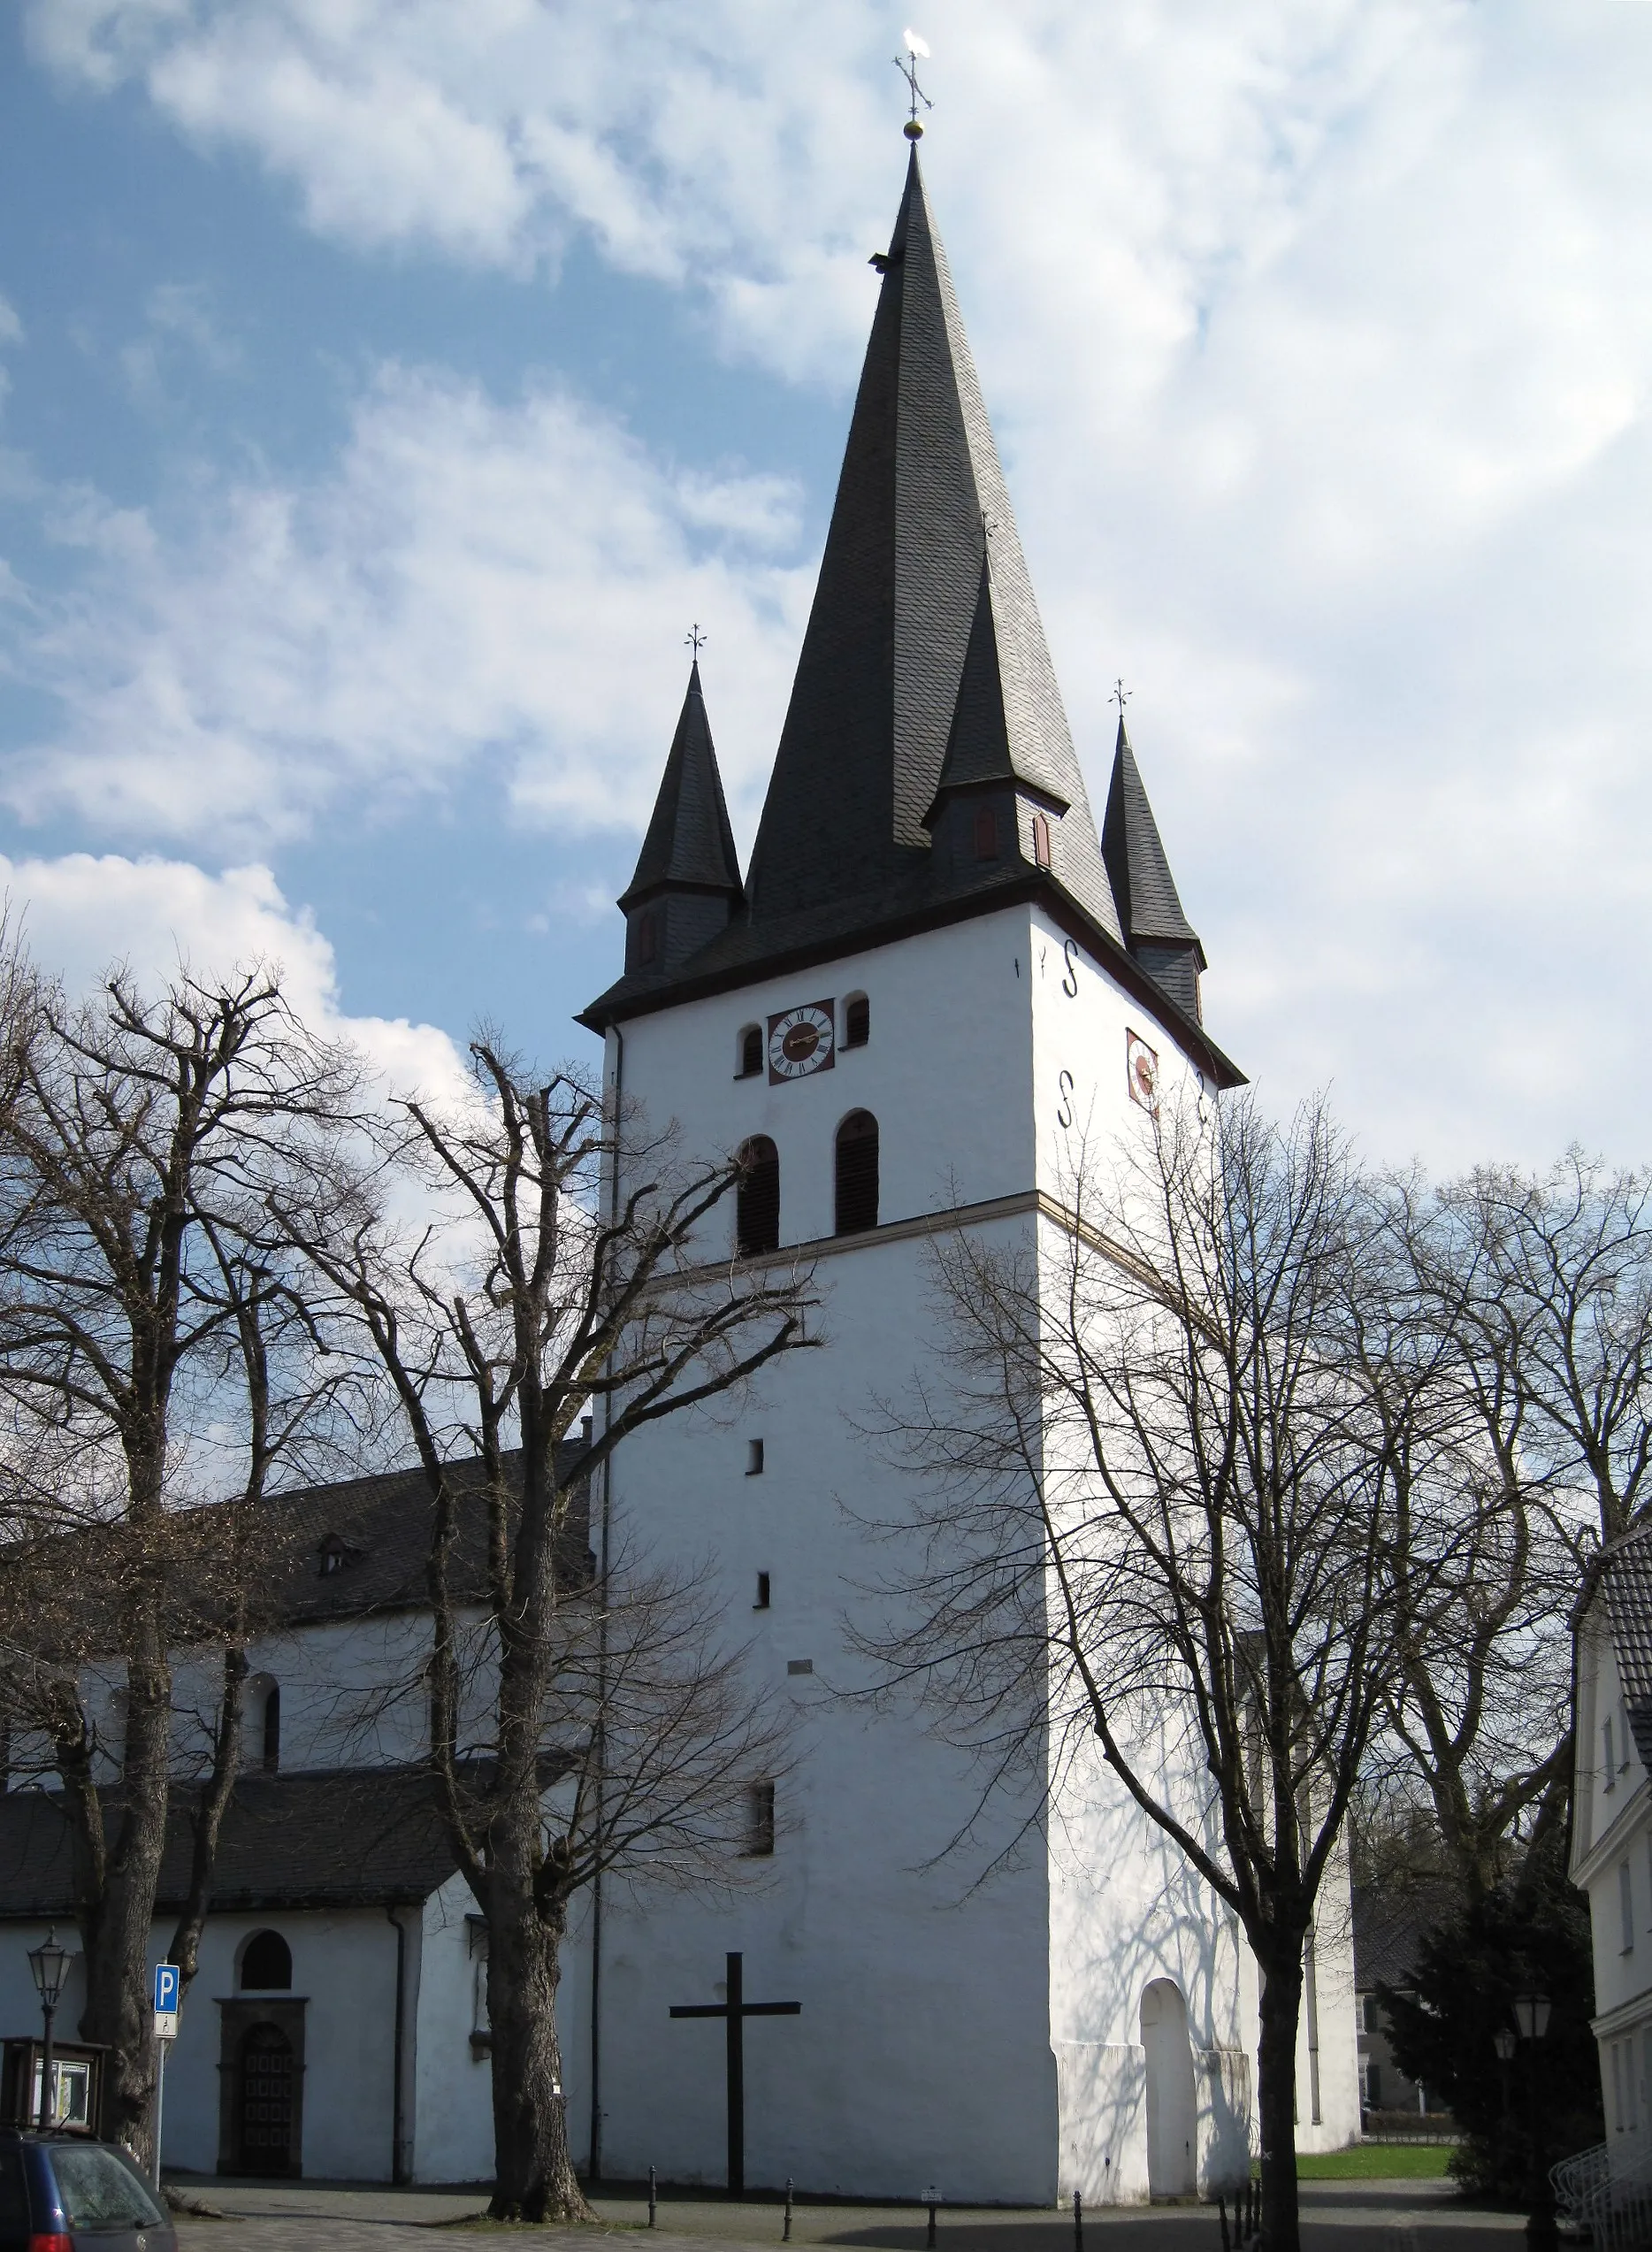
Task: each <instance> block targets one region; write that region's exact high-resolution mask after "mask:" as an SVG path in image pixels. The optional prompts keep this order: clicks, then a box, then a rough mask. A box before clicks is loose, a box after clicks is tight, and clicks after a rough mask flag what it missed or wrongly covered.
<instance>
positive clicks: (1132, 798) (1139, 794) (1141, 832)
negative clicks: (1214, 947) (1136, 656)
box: [1101, 711, 1206, 1019]
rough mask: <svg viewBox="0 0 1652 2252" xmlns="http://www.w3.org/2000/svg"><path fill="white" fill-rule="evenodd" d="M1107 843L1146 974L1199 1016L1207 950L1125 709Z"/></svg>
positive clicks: (1122, 912) (1105, 827) (1132, 943)
mask: <svg viewBox="0 0 1652 2252" xmlns="http://www.w3.org/2000/svg"><path fill="white" fill-rule="evenodd" d="M1101 849H1102V854H1103V856H1104V857H1105V861H1106V863H1107V874H1108V877H1109V878H1110V879H1111V882H1112V885H1113V898H1114V900H1116V901H1117V902H1118V908H1119V916H1120V921H1121V922H1122V923H1123V925H1124V939H1125V944H1126V945H1127V946H1128V948H1129V950H1130V952H1131V954H1133V955H1134V956H1135V957H1136V960H1137V961H1139V962H1140V963H1141V965H1142V967H1143V969H1145V970H1146V971H1147V973H1148V975H1149V976H1150V977H1152V978H1153V979H1154V980H1155V982H1156V983H1157V984H1159V985H1161V986H1162V987H1163V988H1164V990H1165V992H1167V993H1168V994H1169V995H1170V997H1171V999H1172V1000H1174V1001H1177V1002H1179V1003H1180V1005H1181V1006H1182V1008H1184V1009H1185V1010H1186V1011H1187V1013H1188V1015H1189V1016H1191V1017H1194V1018H1196V1019H1197V1016H1198V1014H1199V972H1200V971H1201V970H1202V969H1205V967H1206V963H1205V949H1204V947H1203V946H1201V945H1200V944H1199V940H1198V934H1197V932H1196V931H1195V930H1194V928H1193V925H1192V924H1191V923H1189V921H1188V918H1187V916H1186V915H1184V914H1183V913H1182V900H1181V898H1180V896H1179V894H1178V893H1177V891H1176V883H1175V878H1174V877H1173V876H1172V874H1171V873H1170V862H1169V859H1168V858H1167V856H1166V852H1165V846H1164V840H1163V839H1162V838H1161V837H1160V836H1159V823H1157V822H1156V821H1155V820H1154V818H1153V808H1152V807H1151V805H1150V804H1149V803H1148V801H1147V791H1146V789H1145V787H1144V786H1143V781H1142V776H1141V770H1140V769H1139V767H1138V766H1137V765H1136V753H1135V752H1134V751H1133V750H1132V749H1131V747H1130V738H1129V735H1128V732H1127V731H1126V729H1125V724H1124V714H1123V713H1122V711H1121V712H1120V714H1119V736H1118V741H1117V743H1116V744H1115V746H1114V748H1113V780H1112V783H1111V785H1109V787H1108V791H1107V812H1106V817H1105V820H1104V822H1103V823H1102V830H1101Z"/></svg>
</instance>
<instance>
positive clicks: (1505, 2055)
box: [1491, 2026, 1519, 2129]
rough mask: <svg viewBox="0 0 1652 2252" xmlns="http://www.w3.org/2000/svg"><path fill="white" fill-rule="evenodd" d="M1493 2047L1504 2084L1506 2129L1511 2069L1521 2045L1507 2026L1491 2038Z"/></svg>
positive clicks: (1500, 2078)
mask: <svg viewBox="0 0 1652 2252" xmlns="http://www.w3.org/2000/svg"><path fill="white" fill-rule="evenodd" d="M1491 2045H1492V2047H1493V2048H1494V2049H1495V2050H1496V2052H1497V2077H1498V2078H1499V2080H1501V2081H1502V2082H1503V2126H1504V2128H1505V2129H1506V2128H1507V2126H1508V2124H1509V2067H1510V2065H1511V2064H1513V2062H1514V2052H1515V2050H1516V2049H1518V2047H1519V2043H1518V2041H1517V2040H1516V2039H1515V2037H1514V2035H1513V2034H1511V2032H1510V2030H1509V2028H1508V2026H1498V2028H1497V2030H1496V2032H1495V2034H1493V2035H1492V2037H1491Z"/></svg>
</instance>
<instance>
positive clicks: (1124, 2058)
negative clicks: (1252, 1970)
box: [1053, 1850, 1252, 2204]
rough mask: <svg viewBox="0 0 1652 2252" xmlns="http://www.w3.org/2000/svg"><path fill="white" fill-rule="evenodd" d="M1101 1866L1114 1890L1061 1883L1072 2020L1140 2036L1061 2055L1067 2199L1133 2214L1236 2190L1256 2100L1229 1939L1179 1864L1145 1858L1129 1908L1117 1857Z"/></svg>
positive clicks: (1063, 2049)
mask: <svg viewBox="0 0 1652 2252" xmlns="http://www.w3.org/2000/svg"><path fill="white" fill-rule="evenodd" d="M1092 1865H1097V1866H1099V1865H1106V1866H1107V1867H1108V1869H1109V1879H1108V1881H1107V1883H1106V1884H1105V1885H1101V1884H1098V1883H1095V1882H1093V1881H1092V1880H1091V1879H1090V1876H1089V1873H1088V1870H1087V1868H1086V1867H1085V1865H1084V1864H1082V1862H1078V1861H1077V1860H1075V1863H1074V1864H1073V1865H1071V1866H1070V1867H1068V1868H1067V1869H1066V1870H1064V1871H1063V1872H1062V1874H1063V1877H1064V1879H1065V1883H1064V1887H1063V1889H1064V1890H1065V1891H1066V1893H1067V1914H1066V1916H1065V1917H1064V1918H1063V1922H1064V1925H1065V1928H1066V1934H1067V1948H1068V1949H1069V1952H1068V1954H1067V1961H1066V1964H1065V1966H1064V1967H1065V1971H1066V1974H1067V1979H1068V1980H1070V1982H1071V1989H1070V1990H1071V1997H1072V2007H1071V2013H1070V2015H1069V2018H1068V2022H1069V2023H1070V2024H1073V2025H1075V2026H1093V2027H1094V2028H1095V2030H1096V2031H1098V2032H1100V2031H1102V2030H1104V2029H1109V2028H1117V2029H1118V2030H1119V2031H1120V2032H1121V2033H1123V2032H1127V2031H1128V2033H1129V2034H1135V2036H1136V2038H1135V2040H1134V2041H1059V2040H1058V2041H1056V2042H1055V2043H1054V2044H1053V2046H1054V2049H1055V2054H1056V2066H1057V2072H1058V2075H1059V2104H1060V2119H1061V2149H1060V2156H1059V2187H1060V2194H1061V2195H1062V2196H1063V2197H1069V2196H1071V2195H1072V2193H1073V2192H1074V2191H1075V2189H1076V2190H1078V2191H1081V2192H1082V2195H1083V2198H1084V2202H1085V2203H1086V2204H1133V2203H1137V2202H1145V2201H1146V2200H1147V2199H1148V2198H1150V2197H1178V2196H1188V2195H1205V2196H1214V2195H1216V2194H1217V2193H1218V2191H1226V2190H1231V2189H1235V2188H1236V2187H1238V2186H1239V2185H1240V2184H1241V2183H1242V2182H1243V2180H1244V2179H1246V2176H1247V2175H1248V2173H1249V2171H1250V2141H1251V2130H1252V2117H1251V2114H1252V2091H1251V2073H1250V2059H1249V2057H1247V2056H1246V2054H1245V2052H1244V2050H1243V2047H1240V2046H1236V2045H1228V2044H1232V2043H1235V2041H1236V2040H1237V2037H1238V2034H1239V2024H1238V2019H1237V2017H1236V2011H1237V2007H1238V1995H1237V1992H1236V1990H1235V1984H1234V1982H1235V1978H1236V1975H1237V1967H1238V1950H1237V1947H1236V1943H1235V1938H1234V1934H1233V1933H1232V1930H1231V1927H1230V1926H1228V1925H1227V1924H1226V1923H1225V1921H1218V1920H1216V1919H1214V1918H1213V1917H1212V1903H1211V1902H1210V1900H1209V1897H1208V1896H1207V1895H1206V1893H1205V1888H1204V1887H1203V1886H1202V1885H1201V1883H1200V1882H1199V1880H1197V1877H1195V1876H1194V1874H1193V1873H1192V1872H1191V1871H1190V1870H1189V1868H1188V1866H1187V1865H1186V1864H1185V1862H1183V1861H1182V1858H1181V1856H1180V1855H1179V1854H1175V1853H1174V1852H1172V1851H1168V1850H1166V1851H1165V1852H1163V1853H1162V1854H1155V1855H1153V1856H1152V1857H1151V1859H1148V1858H1143V1859H1137V1860H1136V1862H1135V1865H1134V1867H1133V1869H1132V1872H1131V1875H1132V1879H1133V1880H1134V1881H1133V1883H1132V1884H1131V1886H1130V1887H1129V1889H1130V1891H1131V1894H1132V1897H1131V1898H1130V1899H1129V1900H1128V1902H1126V1901H1121V1900H1120V1897H1119V1893H1120V1884H1119V1875H1120V1867H1119V1862H1118V1859H1117V1857H1116V1856H1115V1857H1114V1858H1113V1859H1112V1860H1111V1861H1106V1860H1105V1857H1103V1856H1100V1855H1097V1856H1095V1857H1094V1858H1093V1861H1092ZM1104 1894H1110V1895H1111V1897H1110V1898H1107V1899H1105V1900H1104V1899H1103V1897H1102V1896H1103V1895H1104ZM1224 2035H1226V2037H1227V2039H1226V2041H1224V2038H1223V2037H1224Z"/></svg>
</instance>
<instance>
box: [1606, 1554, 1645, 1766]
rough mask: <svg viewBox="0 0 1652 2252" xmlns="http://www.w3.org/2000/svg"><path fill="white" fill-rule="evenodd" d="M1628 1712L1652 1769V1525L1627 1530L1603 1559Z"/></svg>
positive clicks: (1637, 1745) (1609, 1615) (1638, 1747)
mask: <svg viewBox="0 0 1652 2252" xmlns="http://www.w3.org/2000/svg"><path fill="white" fill-rule="evenodd" d="M1601 1581H1602V1588H1603V1589H1604V1592H1605V1597H1606V1615H1607V1620H1608V1622H1609V1624H1610V1628H1611V1635H1612V1647H1613V1648H1614V1650H1615V1651H1617V1653H1618V1678H1619V1680H1620V1681H1622V1683H1623V1691H1624V1711H1625V1714H1626V1715H1627V1717H1628V1721H1629V1727H1630V1731H1631V1733H1632V1734H1633V1737H1634V1740H1635V1750H1637V1751H1638V1752H1639V1753H1640V1755H1641V1765H1642V1766H1644V1767H1645V1768H1646V1769H1647V1771H1648V1773H1652V1525H1646V1526H1642V1527H1641V1529H1640V1530H1639V1531H1638V1532H1633V1533H1629V1534H1626V1535H1625V1537H1624V1538H1623V1539H1622V1540H1620V1541H1618V1542H1616V1543H1614V1544H1613V1546H1612V1547H1610V1549H1608V1550H1607V1551H1606V1552H1605V1554H1604V1555H1603V1556H1602V1559H1601Z"/></svg>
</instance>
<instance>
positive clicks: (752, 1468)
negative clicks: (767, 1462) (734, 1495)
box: [746, 1439, 763, 1478]
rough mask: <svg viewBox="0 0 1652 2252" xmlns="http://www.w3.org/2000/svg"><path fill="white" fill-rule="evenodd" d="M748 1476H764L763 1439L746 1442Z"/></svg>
mask: <svg viewBox="0 0 1652 2252" xmlns="http://www.w3.org/2000/svg"><path fill="white" fill-rule="evenodd" d="M762 1475H763V1443H762V1441H761V1439H747V1441H746V1476H747V1477H748V1478H761V1476H762Z"/></svg>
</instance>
